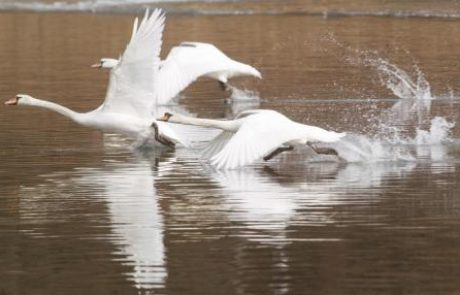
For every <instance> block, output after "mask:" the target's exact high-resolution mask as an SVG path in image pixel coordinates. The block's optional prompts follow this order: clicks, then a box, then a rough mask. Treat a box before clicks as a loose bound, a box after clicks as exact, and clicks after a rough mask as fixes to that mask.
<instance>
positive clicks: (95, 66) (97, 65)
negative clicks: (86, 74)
mask: <svg viewBox="0 0 460 295" xmlns="http://www.w3.org/2000/svg"><path fill="white" fill-rule="evenodd" d="M91 67H92V68H102V64H101V63H97V64H94V65H91Z"/></svg>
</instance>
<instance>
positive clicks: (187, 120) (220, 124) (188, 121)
mask: <svg viewBox="0 0 460 295" xmlns="http://www.w3.org/2000/svg"><path fill="white" fill-rule="evenodd" d="M169 122H171V123H178V124H184V125H194V126H201V127H209V128H217V129H222V130H226V131H235V130H236V129H237V126H236V124H235V122H234V121H221V120H212V119H199V118H193V117H187V116H182V115H174V116H172V117H171V118H170V119H169Z"/></svg>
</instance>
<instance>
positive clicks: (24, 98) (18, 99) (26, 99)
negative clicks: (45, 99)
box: [5, 94, 35, 106]
mask: <svg viewBox="0 0 460 295" xmlns="http://www.w3.org/2000/svg"><path fill="white" fill-rule="evenodd" d="M34 100H35V98H33V97H32V96H30V95H27V94H18V95H16V96H15V97H13V98H11V99H9V100H7V101H5V105H9V106H15V105H31V104H33V102H34Z"/></svg>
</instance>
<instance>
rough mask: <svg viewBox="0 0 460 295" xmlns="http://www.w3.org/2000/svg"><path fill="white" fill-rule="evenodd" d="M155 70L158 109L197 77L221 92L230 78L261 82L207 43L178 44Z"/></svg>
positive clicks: (106, 63)
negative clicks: (209, 81) (213, 83)
mask: <svg viewBox="0 0 460 295" xmlns="http://www.w3.org/2000/svg"><path fill="white" fill-rule="evenodd" d="M117 63H118V60H116V59H113V58H102V59H101V60H100V62H99V63H98V64H94V65H92V67H94V68H107V69H110V68H112V67H114V66H116V65H117ZM159 67H160V68H159V70H158V74H157V75H156V76H155V77H154V78H153V81H152V83H153V84H154V85H155V92H154V94H155V101H156V103H157V104H160V105H161V104H167V103H168V102H170V101H171V99H173V98H174V97H176V96H177V95H178V94H179V93H180V92H181V91H182V90H184V89H185V88H186V87H187V86H188V85H190V84H191V83H193V82H194V81H195V80H197V79H198V78H200V77H208V78H211V79H215V80H217V81H219V84H220V85H221V87H222V88H223V89H224V90H225V89H227V87H228V86H227V82H228V79H230V78H233V77H238V76H253V77H256V78H259V79H262V75H261V74H260V72H259V71H258V70H256V69H255V68H254V67H252V66H250V65H247V64H244V63H241V62H238V61H235V60H233V59H231V58H230V57H228V56H227V55H225V54H224V53H223V52H222V51H220V50H219V49H218V48H217V47H216V46H214V45H212V44H209V43H200V42H182V43H181V44H180V45H179V46H175V47H173V48H172V49H171V51H170V52H169V54H168V56H167V57H166V59H165V60H164V61H161V63H160V64H159Z"/></svg>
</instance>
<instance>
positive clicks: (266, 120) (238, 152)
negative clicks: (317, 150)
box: [158, 110, 345, 169]
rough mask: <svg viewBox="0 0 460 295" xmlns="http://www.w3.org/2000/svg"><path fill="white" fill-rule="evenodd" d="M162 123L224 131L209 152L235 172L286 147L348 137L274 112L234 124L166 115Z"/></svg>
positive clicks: (254, 112) (218, 164)
mask: <svg viewBox="0 0 460 295" xmlns="http://www.w3.org/2000/svg"><path fill="white" fill-rule="evenodd" d="M158 120H161V121H168V122H171V123H179V124H187V125H196V126H203V127H210V128H218V129H222V130H223V132H222V133H221V134H220V135H218V136H217V137H216V138H215V139H214V140H213V141H212V142H211V143H210V144H209V145H208V147H207V148H206V149H205V151H204V155H205V156H207V157H208V158H209V160H210V162H211V164H212V165H214V166H215V167H216V168H217V169H234V168H238V167H242V166H245V165H248V164H251V163H253V162H255V161H256V160H259V159H261V158H263V157H265V156H267V155H270V154H271V153H273V152H274V151H276V150H277V149H278V148H280V147H283V146H284V145H294V144H307V143H312V142H335V141H338V140H340V138H342V137H343V136H345V133H337V132H334V131H327V130H325V129H322V128H319V127H316V126H309V125H305V124H300V123H297V122H294V121H292V120H290V119H289V118H287V117H286V116H284V115H283V114H281V113H278V112H276V111H273V110H251V111H245V112H242V113H240V114H239V115H238V116H237V117H236V118H235V119H234V120H228V121H223V120H210V119H198V118H191V117H186V116H182V115H177V114H174V115H173V114H169V113H166V114H165V115H164V116H163V118H161V119H158Z"/></svg>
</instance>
